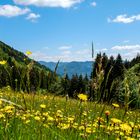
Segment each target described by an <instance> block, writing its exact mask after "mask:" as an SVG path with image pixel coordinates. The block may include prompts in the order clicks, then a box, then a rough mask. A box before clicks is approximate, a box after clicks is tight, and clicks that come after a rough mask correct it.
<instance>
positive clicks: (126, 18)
mask: <svg viewBox="0 0 140 140" xmlns="http://www.w3.org/2000/svg"><path fill="white" fill-rule="evenodd" d="M138 20H140V14H138V15H133V16H127V15H126V14H123V15H118V16H117V17H116V18H115V19H110V18H108V22H116V23H124V24H128V23H132V22H134V21H138Z"/></svg>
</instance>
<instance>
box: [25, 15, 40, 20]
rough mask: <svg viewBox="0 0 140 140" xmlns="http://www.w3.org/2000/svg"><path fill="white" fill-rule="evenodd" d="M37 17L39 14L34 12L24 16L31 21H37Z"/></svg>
mask: <svg viewBox="0 0 140 140" xmlns="http://www.w3.org/2000/svg"><path fill="white" fill-rule="evenodd" d="M38 18H40V15H39V14H35V13H30V14H29V15H28V16H27V17H26V19H27V20H30V21H32V22H35V21H37V19H38Z"/></svg>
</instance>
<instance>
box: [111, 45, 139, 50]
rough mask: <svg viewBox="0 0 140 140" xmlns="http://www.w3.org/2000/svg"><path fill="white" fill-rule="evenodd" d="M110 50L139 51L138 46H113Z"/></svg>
mask: <svg viewBox="0 0 140 140" xmlns="http://www.w3.org/2000/svg"><path fill="white" fill-rule="evenodd" d="M111 49H112V50H140V45H139V44H137V45H122V46H114V47H112V48H111Z"/></svg>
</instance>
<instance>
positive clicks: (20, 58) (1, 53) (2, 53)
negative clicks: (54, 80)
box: [0, 41, 50, 71]
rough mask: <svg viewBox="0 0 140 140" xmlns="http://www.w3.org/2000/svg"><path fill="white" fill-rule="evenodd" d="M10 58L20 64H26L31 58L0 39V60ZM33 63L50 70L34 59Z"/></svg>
mask: <svg viewBox="0 0 140 140" xmlns="http://www.w3.org/2000/svg"><path fill="white" fill-rule="evenodd" d="M10 59H12V60H13V59H14V60H15V61H16V62H17V63H18V64H21V65H27V63H30V62H31V59H30V58H29V57H27V56H26V55H25V54H24V53H22V52H20V51H18V50H15V49H14V48H12V47H11V46H9V45H7V44H5V43H3V42H1V41H0V60H6V61H8V60H9V61H10ZM25 59H26V61H25ZM9 61H8V62H9ZM34 65H35V66H37V67H38V68H41V69H45V70H47V71H50V69H49V68H47V67H44V66H43V65H41V64H40V63H38V62H36V61H34Z"/></svg>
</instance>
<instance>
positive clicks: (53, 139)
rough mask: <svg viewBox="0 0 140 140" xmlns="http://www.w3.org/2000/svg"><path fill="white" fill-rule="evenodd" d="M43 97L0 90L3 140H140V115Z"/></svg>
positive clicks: (115, 106)
mask: <svg viewBox="0 0 140 140" xmlns="http://www.w3.org/2000/svg"><path fill="white" fill-rule="evenodd" d="M77 98H78V99H77V100H76V99H66V97H62V96H53V95H51V94H49V93H46V94H45V95H42V94H39V93H36V94H35V93H30V94H25V93H21V92H20V93H18V92H14V91H12V90H11V89H10V87H6V88H3V89H1V90H0V138H1V139H3V140H25V139H26V140H137V139H140V112H139V110H134V111H133V110H131V109H129V110H128V111H127V112H126V110H125V109H123V107H121V106H119V105H118V104H116V103H113V104H112V105H110V106H108V105H106V104H105V103H104V104H101V103H100V104H98V103H97V102H89V101H87V96H86V95H84V94H79V95H78V97H77Z"/></svg>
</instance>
